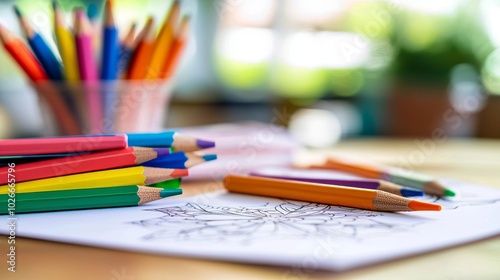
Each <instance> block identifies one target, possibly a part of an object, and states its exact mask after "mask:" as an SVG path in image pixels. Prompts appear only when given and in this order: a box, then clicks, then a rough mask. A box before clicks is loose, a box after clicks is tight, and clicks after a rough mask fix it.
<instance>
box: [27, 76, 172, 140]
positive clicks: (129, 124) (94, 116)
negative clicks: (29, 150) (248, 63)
mask: <svg viewBox="0 0 500 280" xmlns="http://www.w3.org/2000/svg"><path fill="white" fill-rule="evenodd" d="M32 85H33V88H34V89H35V91H36V93H37V94H38V99H39V104H40V106H41V113H42V119H43V122H44V124H45V134H47V135H79V134H98V133H125V132H155V131H160V130H162V124H163V122H164V121H165V119H166V118H165V116H166V114H167V111H168V106H169V102H170V96H171V86H170V85H171V83H170V81H165V80H161V81H156V80H137V81H129V80H119V81H113V82H106V81H102V82H95V83H78V84H69V83H54V82H51V81H44V82H38V83H33V84H32Z"/></svg>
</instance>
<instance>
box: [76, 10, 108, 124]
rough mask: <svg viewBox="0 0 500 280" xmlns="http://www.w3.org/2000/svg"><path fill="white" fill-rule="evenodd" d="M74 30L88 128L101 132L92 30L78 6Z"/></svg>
mask: <svg viewBox="0 0 500 280" xmlns="http://www.w3.org/2000/svg"><path fill="white" fill-rule="evenodd" d="M74 32H75V45H76V51H77V57H78V69H79V73H80V78H81V80H82V81H83V82H85V84H86V86H87V90H86V92H85V95H86V100H87V106H88V111H89V112H88V118H89V120H90V128H91V130H93V131H94V132H99V131H101V132H102V123H101V122H102V120H103V107H102V102H101V97H100V94H99V90H98V88H97V82H98V79H99V77H98V75H97V66H96V64H95V61H94V54H93V50H92V30H91V27H90V23H89V21H88V19H87V17H86V15H85V13H84V12H83V10H82V9H80V8H79V9H76V10H75V25H74Z"/></svg>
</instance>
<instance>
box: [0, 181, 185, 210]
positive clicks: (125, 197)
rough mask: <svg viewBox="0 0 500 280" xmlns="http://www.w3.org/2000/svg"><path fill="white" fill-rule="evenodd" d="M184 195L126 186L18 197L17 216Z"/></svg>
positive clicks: (4, 199)
mask: <svg viewBox="0 0 500 280" xmlns="http://www.w3.org/2000/svg"><path fill="white" fill-rule="evenodd" d="M179 194H182V190H181V189H165V190H164V189H160V188H154V187H145V186H123V187H112V188H99V189H81V190H65V191H49V192H33V193H21V194H17V195H16V210H15V211H16V213H32V212H46V211H61V210H77V209H93V208H108V207H122V206H136V205H142V204H145V203H148V202H151V201H155V200H159V199H162V198H165V197H170V196H175V195H179ZM8 199H9V196H8V195H0V214H7V213H8V207H7V206H8Z"/></svg>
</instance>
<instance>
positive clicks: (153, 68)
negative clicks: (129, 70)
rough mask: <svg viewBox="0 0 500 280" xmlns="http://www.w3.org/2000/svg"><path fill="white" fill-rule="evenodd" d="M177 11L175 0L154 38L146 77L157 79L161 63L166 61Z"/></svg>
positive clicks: (178, 10)
mask: <svg viewBox="0 0 500 280" xmlns="http://www.w3.org/2000/svg"><path fill="white" fill-rule="evenodd" d="M179 13H180V7H179V1H175V2H174V3H173V4H172V8H170V12H169V13H168V15H167V17H166V19H165V22H164V23H163V26H162V28H161V30H160V33H159V34H158V37H157V38H156V41H155V46H154V50H153V54H152V56H151V62H150V64H149V66H148V69H147V75H146V78H147V79H158V78H159V77H160V75H161V71H162V68H163V65H164V64H165V62H166V61H167V58H168V54H169V53H170V48H171V47H172V43H173V41H174V30H175V26H176V24H177V21H178V19H179Z"/></svg>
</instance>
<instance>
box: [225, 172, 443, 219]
mask: <svg viewBox="0 0 500 280" xmlns="http://www.w3.org/2000/svg"><path fill="white" fill-rule="evenodd" d="M224 187H225V188H226V189H227V190H229V191H232V192H238V193H245V194H253V195H262V196H270V197H278V198H285V199H294V200H303V201H311V202H318V203H325V204H332V205H339V206H347V207H354V208H361V209H368V210H376V211H386V212H399V211H426V210H428V211H439V210H441V205H438V204H433V203H427V202H423V201H418V200H412V199H408V198H404V197H401V196H398V195H395V194H391V193H387V192H384V191H378V190H368V189H359V188H350V187H342V186H335V185H324V184H314V183H304V182H298V181H289V180H280V179H269V178H263V177H252V176H240V175H229V176H227V177H226V178H225V179H224Z"/></svg>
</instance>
